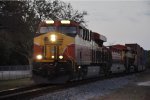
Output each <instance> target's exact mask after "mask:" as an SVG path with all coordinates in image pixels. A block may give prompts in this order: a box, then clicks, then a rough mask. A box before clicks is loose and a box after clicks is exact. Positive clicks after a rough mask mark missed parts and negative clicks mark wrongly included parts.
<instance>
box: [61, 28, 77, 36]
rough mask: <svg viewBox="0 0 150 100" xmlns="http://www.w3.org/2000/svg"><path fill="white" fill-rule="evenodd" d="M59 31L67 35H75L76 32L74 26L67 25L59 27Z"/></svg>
mask: <svg viewBox="0 0 150 100" xmlns="http://www.w3.org/2000/svg"><path fill="white" fill-rule="evenodd" d="M59 31H60V32H61V33H63V34H66V35H69V36H75V35H76V33H77V29H76V27H68V26H61V27H59Z"/></svg>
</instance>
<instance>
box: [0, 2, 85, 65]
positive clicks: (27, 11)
mask: <svg viewBox="0 0 150 100" xmlns="http://www.w3.org/2000/svg"><path fill="white" fill-rule="evenodd" d="M85 15H87V13H86V12H85V11H83V12H79V11H78V10H74V9H73V8H72V6H71V4H67V3H64V2H62V1H59V0H50V1H49V0H41V1H36V0H34V1H0V19H1V20H0V25H1V26H4V27H8V30H9V35H8V37H10V39H9V40H7V41H5V40H4V41H5V42H8V41H10V42H11V43H12V45H13V46H12V47H11V50H12V52H16V53H19V54H20V55H22V56H24V57H25V58H26V59H28V62H29V63H30V64H31V62H32V61H31V60H32V59H31V58H32V47H33V38H34V33H36V31H37V28H38V25H39V23H40V22H41V21H42V20H45V19H52V20H61V19H69V20H74V21H77V22H79V23H85V20H84V16H85ZM3 55H5V54H3Z"/></svg>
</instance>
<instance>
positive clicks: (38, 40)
mask: <svg viewBox="0 0 150 100" xmlns="http://www.w3.org/2000/svg"><path fill="white" fill-rule="evenodd" d="M105 42H107V38H106V37H105V36H104V35H102V34H99V33H97V32H93V31H92V30H90V29H87V28H86V27H84V26H83V25H82V24H80V23H78V22H75V21H71V20H55V21H54V20H45V21H42V22H41V23H40V24H39V27H38V30H37V32H36V33H35V36H34V46H33V74H34V75H33V76H36V78H37V79H36V80H40V79H42V80H46V82H57V81H59V82H68V81H74V80H82V79H87V78H94V77H100V76H109V75H111V74H113V73H131V72H138V71H143V70H145V69H146V68H145V61H146V51H145V50H144V49H143V48H142V47H141V46H140V45H138V44H137V43H129V44H125V45H120V44H116V45H110V46H104V43H105ZM39 77H40V78H39ZM38 78H39V79H38ZM42 80H40V81H42Z"/></svg>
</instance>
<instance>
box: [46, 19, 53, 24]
mask: <svg viewBox="0 0 150 100" xmlns="http://www.w3.org/2000/svg"><path fill="white" fill-rule="evenodd" d="M45 22H46V24H54V21H53V20H45Z"/></svg>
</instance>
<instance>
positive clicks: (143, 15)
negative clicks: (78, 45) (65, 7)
mask: <svg viewBox="0 0 150 100" xmlns="http://www.w3.org/2000/svg"><path fill="white" fill-rule="evenodd" d="M63 1H66V2H70V3H71V4H72V6H73V8H74V9H77V10H79V11H83V10H85V11H87V12H88V15H87V16H86V17H85V19H86V21H87V25H88V28H89V29H91V30H92V31H95V32H98V33H100V34H103V35H105V36H106V37H107V43H105V45H110V44H125V43H138V44H140V45H141V46H142V47H144V49H146V50H149V49H150V44H149V43H150V0H130V1H129V0H128V1H126V0H63Z"/></svg>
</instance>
